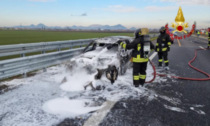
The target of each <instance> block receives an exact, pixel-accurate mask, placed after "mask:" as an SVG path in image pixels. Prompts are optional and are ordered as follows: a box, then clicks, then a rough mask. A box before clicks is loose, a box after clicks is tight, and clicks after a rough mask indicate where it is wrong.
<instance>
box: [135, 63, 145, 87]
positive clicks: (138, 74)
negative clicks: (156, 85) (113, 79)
mask: <svg viewBox="0 0 210 126" xmlns="http://www.w3.org/2000/svg"><path fill="white" fill-rule="evenodd" d="M146 69H147V62H143V63H133V84H134V86H136V87H138V86H139V85H142V86H143V85H144V83H145V79H146Z"/></svg>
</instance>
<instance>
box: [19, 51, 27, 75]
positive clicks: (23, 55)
mask: <svg viewBox="0 0 210 126" xmlns="http://www.w3.org/2000/svg"><path fill="white" fill-rule="evenodd" d="M22 49H23V50H25V47H23V48H22ZM20 56H21V57H25V56H26V55H25V53H23V54H21V55H20ZM23 77H24V78H26V77H27V73H26V72H24V73H23Z"/></svg>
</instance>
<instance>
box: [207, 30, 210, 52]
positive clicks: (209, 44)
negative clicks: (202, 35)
mask: <svg viewBox="0 0 210 126" xmlns="http://www.w3.org/2000/svg"><path fill="white" fill-rule="evenodd" d="M208 41H209V43H208V47H207V48H208V49H209V48H210V30H209V36H208Z"/></svg>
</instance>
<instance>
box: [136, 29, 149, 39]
mask: <svg viewBox="0 0 210 126" xmlns="http://www.w3.org/2000/svg"><path fill="white" fill-rule="evenodd" d="M148 33H149V29H148V28H141V29H137V30H136V31H135V33H134V34H135V38H139V37H140V36H142V35H147V34H148Z"/></svg>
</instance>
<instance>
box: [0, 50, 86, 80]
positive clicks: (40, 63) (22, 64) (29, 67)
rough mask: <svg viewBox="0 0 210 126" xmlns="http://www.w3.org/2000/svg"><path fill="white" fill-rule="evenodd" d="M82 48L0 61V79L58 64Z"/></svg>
mask: <svg viewBox="0 0 210 126" xmlns="http://www.w3.org/2000/svg"><path fill="white" fill-rule="evenodd" d="M83 49H84V47H83V48H76V49H71V50H66V51H59V52H53V53H46V54H42V55H34V56H28V57H21V58H15V59H9V60H3V61H0V79H5V78H8V77H12V76H16V75H20V74H24V73H27V72H30V71H33V70H38V69H43V68H45V67H49V66H51V65H56V64H60V63H61V62H62V61H64V60H67V59H70V58H71V57H73V56H74V55H75V53H77V52H79V51H82V50H83Z"/></svg>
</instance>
